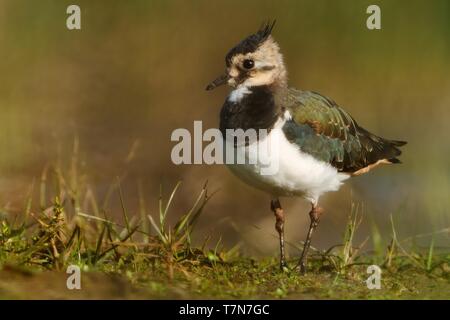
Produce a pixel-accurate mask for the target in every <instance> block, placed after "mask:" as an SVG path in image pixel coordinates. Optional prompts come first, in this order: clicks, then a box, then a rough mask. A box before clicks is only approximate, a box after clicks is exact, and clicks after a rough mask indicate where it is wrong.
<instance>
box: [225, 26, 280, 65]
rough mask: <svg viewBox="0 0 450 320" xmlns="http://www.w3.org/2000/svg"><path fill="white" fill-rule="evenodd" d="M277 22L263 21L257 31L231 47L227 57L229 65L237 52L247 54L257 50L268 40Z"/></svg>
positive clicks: (226, 60)
mask: <svg viewBox="0 0 450 320" xmlns="http://www.w3.org/2000/svg"><path fill="white" fill-rule="evenodd" d="M275 22H276V20H273V21H267V22H265V23H263V24H262V25H261V27H260V28H259V30H258V31H256V33H254V34H251V35H249V36H248V37H247V38H245V39H244V40H242V41H241V42H239V44H238V45H237V46H235V47H234V48H233V49H231V50H230V51H229V52H228V54H227V56H226V58H225V62H226V63H227V66H229V65H230V64H231V58H232V57H233V56H235V55H236V54H246V53H249V52H254V51H256V49H258V47H259V46H260V45H261V44H262V43H263V42H264V41H266V40H267V38H269V36H270V34H271V33H272V30H273V27H274V26H275Z"/></svg>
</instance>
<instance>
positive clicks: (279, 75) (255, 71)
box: [206, 21, 287, 90]
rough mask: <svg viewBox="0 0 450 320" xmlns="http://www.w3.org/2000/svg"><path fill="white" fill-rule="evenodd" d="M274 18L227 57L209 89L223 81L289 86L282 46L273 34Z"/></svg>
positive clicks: (247, 84) (253, 84)
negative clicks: (223, 70)
mask: <svg viewBox="0 0 450 320" xmlns="http://www.w3.org/2000/svg"><path fill="white" fill-rule="evenodd" d="M274 25H275V21H273V22H272V23H266V24H264V25H263V26H262V27H261V28H260V29H259V30H258V31H257V32H256V33H254V34H252V35H250V36H248V37H247V38H245V39H244V40H242V41H241V42H240V43H238V44H237V45H236V46H235V47H234V48H232V49H231V50H230V51H229V52H228V54H227V55H226V57H225V63H226V72H225V73H224V74H223V75H221V76H219V77H218V78H217V79H215V80H214V81H212V82H211V83H210V84H209V85H208V86H207V87H206V90H212V89H214V88H216V87H218V86H220V85H223V84H228V85H230V86H231V87H234V88H235V87H239V86H245V87H254V86H262V85H268V86H273V85H275V86H286V81H287V75H286V68H285V66H284V62H283V56H282V55H281V53H280V47H279V46H278V44H277V43H276V42H275V40H274V39H273V37H272V36H271V32H272V29H273V27H274Z"/></svg>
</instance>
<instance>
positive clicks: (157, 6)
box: [0, 0, 450, 255]
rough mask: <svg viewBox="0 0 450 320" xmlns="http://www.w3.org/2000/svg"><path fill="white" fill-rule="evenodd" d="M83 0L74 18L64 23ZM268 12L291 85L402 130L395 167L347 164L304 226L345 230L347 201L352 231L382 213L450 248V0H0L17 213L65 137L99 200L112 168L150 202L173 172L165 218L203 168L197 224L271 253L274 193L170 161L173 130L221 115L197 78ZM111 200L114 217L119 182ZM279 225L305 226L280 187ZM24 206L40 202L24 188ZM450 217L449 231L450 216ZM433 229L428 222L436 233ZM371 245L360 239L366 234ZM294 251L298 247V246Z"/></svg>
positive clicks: (2, 139) (0, 64) (128, 195)
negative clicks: (345, 174)
mask: <svg viewBox="0 0 450 320" xmlns="http://www.w3.org/2000/svg"><path fill="white" fill-rule="evenodd" d="M74 3H76V4H78V5H79V6H80V7H81V11H82V30H80V31H69V30H67V28H66V18H67V14H66V8H67V6H68V5H70V4H74ZM370 4H378V5H379V6H380V7H381V19H382V29H381V30H375V31H371V30H368V29H367V28H366V19H367V17H368V15H367V14H366V8H367V7H368V6H369V5H370ZM269 18H276V19H277V25H276V27H275V30H274V33H273V34H274V37H275V39H276V40H277V41H278V42H279V44H280V46H281V48H282V52H283V53H284V55H285V61H286V63H287V66H288V71H289V76H290V85H291V86H295V87H297V88H301V89H304V90H314V91H317V92H320V93H322V94H324V95H326V96H329V97H331V98H333V99H334V100H335V101H336V102H337V103H338V104H340V105H341V106H343V107H344V108H345V109H346V110H347V111H348V112H349V113H350V114H351V115H352V116H353V117H354V118H355V119H357V120H358V122H359V123H360V124H361V125H362V126H363V127H365V128H367V129H369V130H370V131H372V132H374V133H376V134H378V135H381V136H383V137H386V138H391V139H399V140H406V141H408V142H409V144H408V145H407V146H406V147H405V148H404V154H403V155H402V157H401V160H402V161H403V163H404V164H403V165H398V166H390V167H382V168H379V169H377V170H374V171H372V172H370V173H369V174H367V175H364V176H361V177H358V178H354V179H352V180H351V181H350V182H349V183H347V184H346V185H345V186H344V187H343V188H342V189H341V190H340V191H339V192H337V193H330V194H328V195H326V196H324V197H323V198H322V200H321V201H322V206H323V207H324V208H325V210H326V213H325V216H324V218H323V219H322V222H321V225H320V227H319V229H318V231H317V234H316V235H315V237H314V239H313V245H314V246H316V247H319V248H322V249H325V248H327V247H329V246H331V245H333V244H337V243H340V241H341V239H342V234H343V232H344V226H345V223H346V220H347V215H348V214H349V212H350V208H351V205H352V203H358V204H360V206H361V208H362V209H361V212H362V213H363V217H364V220H363V222H362V224H361V227H360V230H359V232H358V234H357V236H358V237H359V238H358V240H359V241H362V240H363V239H365V238H366V237H367V236H368V235H371V234H372V233H373V229H374V228H375V226H376V228H377V229H378V230H379V232H380V234H381V236H382V238H383V239H384V240H385V241H386V242H387V241H388V240H389V237H390V233H391V231H390V228H391V227H390V215H391V214H392V216H393V220H394V222H395V224H396V227H397V232H398V237H399V238H400V239H403V238H407V237H411V236H415V235H423V236H420V237H418V238H417V243H418V245H423V246H427V245H428V244H429V242H430V241H431V238H432V237H434V239H435V241H436V244H437V245H439V246H441V247H447V248H448V246H449V243H450V241H449V240H450V238H449V233H448V231H447V232H443V231H442V230H443V229H445V228H448V227H450V210H449V207H450V197H449V195H450V142H449V134H450V132H449V125H448V118H449V117H450V77H449V71H450V41H449V39H450V2H449V1H447V0H435V1H425V0H423V1H410V0H401V1H400V0H399V1H365V0H362V1H325V0H319V1H317V0H315V1H312V0H311V1H299V0H296V1H262V0H258V1H256V0H255V1H237V0H236V1H234V0H226V1H206V0H204V1H200V0H192V1H185V0H179V1H172V0H171V1H167V0H161V1H156V0H133V1H106V0H103V1H100V0H96V1H87V0H85V1H83V0H77V1H64V0H41V1H39V4H38V2H36V1H33V0H0V205H1V207H2V208H3V210H4V211H9V212H12V213H19V212H21V210H22V209H23V207H24V204H25V202H26V199H27V197H28V195H29V192H30V190H31V189H30V187H31V185H32V184H33V181H34V184H35V188H34V191H32V194H33V196H34V197H38V196H39V193H38V190H37V189H39V188H38V187H36V186H38V185H39V179H40V177H41V174H42V172H43V169H44V168H45V167H46V166H47V165H49V164H51V163H61V166H62V167H63V168H66V169H67V170H68V171H70V161H71V159H72V156H73V145H74V142H75V141H78V144H79V151H78V155H77V158H78V160H79V161H80V163H81V169H80V170H82V172H83V175H84V177H85V179H86V180H88V182H89V185H90V186H91V187H92V191H93V193H94V194H95V196H96V198H97V199H99V202H101V201H102V199H104V198H105V196H106V195H107V190H108V188H109V186H110V185H111V184H112V183H114V181H115V178H116V177H117V176H121V177H123V181H122V189H123V192H124V198H125V202H126V205H127V207H128V208H129V211H131V212H135V213H137V211H139V196H138V194H139V192H138V189H139V188H138V186H139V185H140V186H142V187H141V194H143V195H144V198H145V202H146V206H147V208H148V212H149V213H151V214H157V206H158V194H159V188H160V185H162V187H163V192H164V194H165V195H166V196H168V195H169V194H170V191H171V189H172V188H173V187H174V186H175V184H176V182H177V181H179V180H182V181H183V185H182V187H181V189H180V190H179V194H178V196H177V197H176V198H175V200H174V211H173V213H174V215H175V217H174V219H175V218H177V215H179V214H181V213H182V212H183V210H184V211H185V210H187V209H188V208H189V206H190V205H191V204H192V203H193V202H194V200H195V197H196V194H197V193H198V192H200V190H201V187H202V185H203V184H204V182H205V181H206V180H208V181H209V187H210V189H211V191H212V190H216V189H219V191H218V193H217V194H216V195H215V196H214V197H213V198H212V199H211V201H210V202H209V203H208V205H207V207H206V209H205V212H204V215H203V216H202V217H201V220H200V222H199V226H198V227H199V229H198V231H197V233H196V234H197V237H198V239H199V240H202V239H203V237H204V236H205V235H211V236H212V238H213V241H212V242H213V243H214V241H217V240H218V238H219V237H222V239H223V243H224V244H226V245H227V246H232V245H234V244H237V243H242V250H243V251H244V252H248V253H251V254H254V255H264V254H274V255H275V254H277V253H278V251H277V250H278V244H277V240H276V237H275V235H276V232H275V230H274V218H273V216H272V213H271V211H270V210H269V198H268V196H267V195H265V194H264V193H261V192H259V191H257V190H254V189H252V188H250V187H248V186H246V185H244V184H243V183H242V182H240V181H239V180H238V179H237V178H235V177H234V176H232V174H231V173H230V172H228V170H227V169H226V168H225V167H223V166H218V165H215V166H207V165H182V166H175V165H173V164H172V163H171V160H170V151H171V148H172V147H173V146H174V144H175V143H173V142H171V141H170V134H171V132H172V131H173V130H174V129H176V128H187V129H189V130H190V131H192V129H193V121H194V120H202V121H203V127H204V128H205V129H206V128H212V127H217V126H218V121H219V119H218V114H219V111H220V108H221V106H222V103H223V101H224V99H225V97H226V95H227V92H228V90H229V89H228V88H225V87H223V88H220V89H217V90H215V91H212V92H206V91H205V90H204V88H205V86H206V84H207V83H209V82H210V81H211V80H212V79H214V78H215V77H216V76H218V75H219V74H220V73H221V72H222V71H223V70H224V56H225V54H226V52H227V51H228V50H229V49H230V48H231V47H232V46H234V45H235V44H236V43H237V42H239V41H240V40H241V39H242V38H243V37H245V36H247V35H249V34H250V33H253V32H254V31H256V30H257V28H258V27H259V26H260V24H261V22H263V21H264V20H267V19H269ZM111 199H112V200H111V201H110V202H109V204H108V207H107V208H105V209H106V210H107V211H108V212H110V213H111V214H112V215H117V216H118V217H119V216H120V203H119V201H118V200H117V199H118V196H117V195H116V194H114V195H113V196H112V197H111ZM282 203H283V205H284V207H285V210H286V213H287V225H286V237H287V240H288V241H290V242H292V243H296V242H297V243H298V241H300V240H303V238H304V237H305V234H306V231H307V227H308V223H309V217H308V215H307V213H308V211H309V205H308V204H307V203H306V202H305V201H303V200H301V199H285V200H284V201H282ZM33 206H36V207H38V203H37V202H34V204H33ZM447 230H448V229H447ZM431 233H435V235H434V236H431V235H430V234H431ZM369 247H370V245H369ZM290 253H291V255H294V254H298V252H297V251H296V250H295V249H292V248H291V250H290Z"/></svg>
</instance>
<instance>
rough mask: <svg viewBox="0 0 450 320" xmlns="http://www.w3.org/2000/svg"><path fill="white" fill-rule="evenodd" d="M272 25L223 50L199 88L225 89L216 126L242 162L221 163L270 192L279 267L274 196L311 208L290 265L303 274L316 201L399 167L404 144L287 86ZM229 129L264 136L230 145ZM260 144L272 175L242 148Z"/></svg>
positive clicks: (279, 223) (318, 211) (321, 98)
mask: <svg viewBox="0 0 450 320" xmlns="http://www.w3.org/2000/svg"><path fill="white" fill-rule="evenodd" d="M274 25H275V20H274V21H269V22H265V23H263V24H262V25H261V27H260V28H259V29H258V30H257V31H256V32H255V33H253V34H251V35H249V36H248V37H246V38H244V39H243V40H242V41H240V42H239V43H238V44H237V45H236V46H234V47H233V48H232V49H231V50H229V52H228V53H227V54H226V57H225V64H226V70H225V73H224V74H222V75H220V76H219V77H217V78H216V79H215V80H214V81H212V82H211V83H209V84H208V86H207V87H206V90H212V89H214V88H216V87H218V86H221V85H224V84H228V85H229V86H230V87H231V88H232V90H231V92H230V93H229V95H228V97H227V98H226V100H225V102H224V104H223V107H222V109H221V111H220V125H219V126H220V128H219V129H220V131H221V133H222V136H223V139H224V140H225V141H226V143H228V144H227V145H230V143H231V145H232V148H234V149H233V151H234V152H236V154H237V155H240V156H243V157H244V158H245V160H246V161H245V162H244V163H242V162H241V163H236V161H232V163H227V166H228V167H229V168H230V170H231V171H232V172H233V173H234V174H235V175H236V176H237V177H238V178H240V179H241V180H243V181H244V182H245V183H247V184H249V185H250V186H253V187H255V188H257V189H260V190H262V191H264V192H266V193H268V194H269V196H270V209H271V211H272V212H273V214H274V216H275V229H276V231H277V233H278V238H279V247H280V268H281V269H282V270H286V268H288V265H287V263H286V256H285V240H284V224H285V213H284V210H283V208H282V206H281V203H280V200H279V199H280V198H281V197H300V198H303V199H305V200H307V201H308V202H309V203H310V204H311V210H310V211H309V218H310V224H309V229H308V232H307V235H306V240H305V241H304V244H303V251H302V253H301V256H300V259H299V260H298V263H297V264H296V266H295V268H296V270H298V271H299V272H300V273H301V274H305V273H306V271H307V255H308V251H309V248H310V246H311V239H312V236H313V233H314V231H315V230H316V228H317V226H318V224H319V221H320V219H321V217H322V215H323V213H324V209H323V208H321V207H320V206H319V198H320V197H321V196H322V195H324V194H325V193H327V192H331V191H337V190H338V189H339V188H340V187H341V185H342V184H343V183H344V182H345V181H346V180H347V179H349V178H351V177H355V176H359V175H362V174H365V173H367V172H369V171H370V170H371V169H373V168H375V167H378V166H380V165H383V164H398V163H401V162H400V160H399V159H398V156H400V154H401V150H400V147H401V146H403V145H405V144H406V142H405V141H399V140H389V139H385V138H382V137H380V136H377V135H375V134H373V133H371V132H369V131H368V130H366V129H364V128H363V127H361V126H360V125H359V124H358V123H357V122H356V120H355V119H354V118H353V117H352V116H351V115H350V114H349V113H348V112H346V111H345V110H344V109H343V108H342V107H340V106H339V105H338V104H337V103H336V102H334V101H333V100H332V99H330V98H328V97H326V96H325V95H322V94H319V93H317V92H314V91H304V90H299V89H295V88H292V87H290V86H289V85H288V78H287V70H286V65H285V63H284V59H283V55H282V53H281V51H280V47H279V45H278V43H277V42H276V41H275V39H274V37H273V35H272V31H273V28H274ZM230 130H242V131H244V132H245V131H246V130H258V132H259V131H261V130H266V131H263V132H267V134H266V135H265V136H263V135H261V136H259V135H257V136H256V139H253V140H252V141H250V140H245V141H244V143H237V142H236V139H234V137H232V138H231V140H230V139H229V135H227V133H228V132H229V131H230ZM230 141H231V142H230ZM263 142H264V143H268V142H269V143H273V145H275V147H276V150H278V159H277V161H278V163H277V170H275V171H274V172H273V173H271V174H262V170H261V169H262V166H263V163H262V162H263V161H262V160H258V159H257V160H255V159H254V158H255V157H256V155H255V151H251V150H250V148H249V146H250V145H253V144H256V145H259V144H262V143H263ZM270 159H271V158H269V161H270ZM250 160H254V161H253V162H251V161H250ZM265 160H267V159H265ZM264 164H266V165H267V163H264Z"/></svg>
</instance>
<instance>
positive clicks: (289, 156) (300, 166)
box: [228, 123, 349, 203]
mask: <svg viewBox="0 0 450 320" xmlns="http://www.w3.org/2000/svg"><path fill="white" fill-rule="evenodd" d="M283 124H284V123H279V124H278V125H275V127H274V128H273V129H272V130H271V131H270V133H269V134H268V135H267V137H266V138H265V139H269V140H268V141H264V139H261V140H260V141H257V142H255V143H256V144H261V143H268V144H271V143H272V142H273V144H271V145H272V146H276V150H275V152H273V151H274V150H273V148H272V150H271V152H266V154H265V155H261V153H258V152H255V150H257V148H248V147H244V146H242V147H237V148H236V149H235V153H236V155H238V156H239V155H241V156H243V157H245V160H246V161H245V164H228V167H229V168H230V170H231V171H232V172H233V173H234V174H235V175H236V176H238V177H239V178H241V179H242V180H243V181H245V182H246V183H247V184H249V185H252V186H254V187H256V188H258V189H261V190H263V191H266V192H268V193H270V194H271V195H272V196H275V197H276V196H302V197H304V198H305V199H307V200H309V201H311V202H314V203H316V202H317V201H318V199H319V197H320V196H321V195H322V194H323V193H325V192H328V191H336V190H338V189H339V187H340V186H341V184H342V182H343V181H344V180H346V179H348V178H349V175H348V174H345V173H340V172H338V171H337V170H336V169H335V168H334V167H333V166H331V165H330V164H328V163H325V162H323V161H319V160H316V159H315V158H314V157H312V156H311V155H309V154H307V153H304V152H302V151H301V150H300V148H299V147H298V146H296V145H293V144H291V143H290V142H289V141H288V140H287V139H286V137H285V136H284V134H283V131H282V129H281V128H282V125H283ZM263 148H267V145H264V147H263ZM268 163H270V166H272V165H273V168H276V170H271V173H270V174H262V173H261V172H262V169H263V168H267V166H268ZM266 171H267V170H266Z"/></svg>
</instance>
